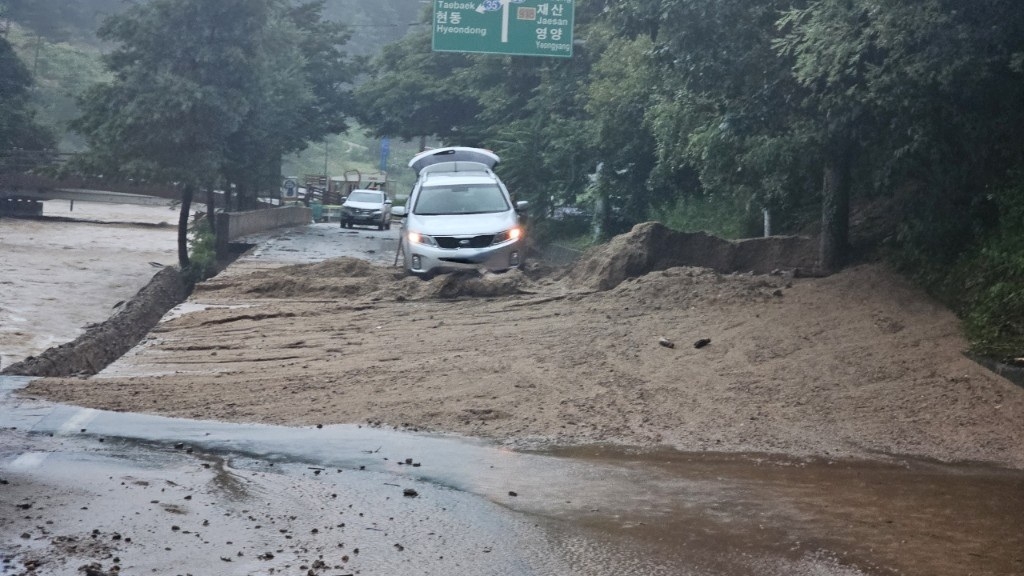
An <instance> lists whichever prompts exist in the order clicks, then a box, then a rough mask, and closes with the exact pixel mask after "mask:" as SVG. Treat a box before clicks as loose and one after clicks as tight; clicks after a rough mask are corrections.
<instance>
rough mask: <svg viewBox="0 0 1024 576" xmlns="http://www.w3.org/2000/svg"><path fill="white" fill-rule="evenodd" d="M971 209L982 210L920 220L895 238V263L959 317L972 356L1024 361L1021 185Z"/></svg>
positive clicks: (1023, 201)
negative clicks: (950, 216)
mask: <svg viewBox="0 0 1024 576" xmlns="http://www.w3.org/2000/svg"><path fill="white" fill-rule="evenodd" d="M976 204H984V205H985V206H983V207H979V206H977V205H976V206H972V207H971V208H972V209H964V210H963V213H964V214H965V215H967V214H970V215H971V216H965V217H962V218H959V219H951V218H927V217H922V216H923V215H924V216H927V213H925V214H921V213H919V214H918V215H917V218H916V219H914V220H912V221H909V222H907V223H906V224H905V226H904V229H903V231H902V232H901V238H900V241H901V242H900V247H899V250H898V251H897V252H896V253H895V257H896V263H897V264H898V266H899V267H900V268H901V269H902V270H904V271H906V272H908V273H909V274H910V275H911V276H912V277H913V278H914V279H915V280H916V281H917V282H919V283H920V284H921V285H922V286H924V288H925V289H926V290H928V291H929V292H930V293H931V294H933V295H934V296H935V297H936V298H938V299H939V300H941V301H942V302H944V303H945V304H946V305H948V306H950V307H951V308H952V309H953V310H954V311H956V312H957V313H958V314H959V315H960V317H961V318H962V319H963V321H964V331H965V333H966V336H967V338H968V340H969V342H970V349H971V352H973V353H975V354H979V355H982V356H988V357H991V358H995V359H997V360H1003V361H1005V360H1010V359H1014V358H1018V357H1022V356H1024V180H1021V179H1017V181H1016V182H1015V183H1014V184H1012V185H1010V186H1006V187H1004V188H1002V189H1001V190H999V191H998V192H996V193H994V194H992V195H990V196H988V197H986V198H984V199H982V200H981V201H980V202H976ZM993 214H994V215H995V216H994V217H990V216H989V215H993ZM938 222H944V223H946V225H945V226H943V227H941V228H940V227H939V226H938V225H937V224H936V223H938Z"/></svg>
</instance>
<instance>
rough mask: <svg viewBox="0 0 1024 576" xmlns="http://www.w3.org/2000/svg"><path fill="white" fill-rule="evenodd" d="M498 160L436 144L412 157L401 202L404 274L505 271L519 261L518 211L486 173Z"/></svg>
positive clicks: (498, 181) (493, 177) (499, 184)
mask: <svg viewBox="0 0 1024 576" xmlns="http://www.w3.org/2000/svg"><path fill="white" fill-rule="evenodd" d="M498 161H499V158H498V156H497V155H495V154H494V153H493V152H490V151H488V150H482V149H479V148H463V147H453V148H440V149H437V150H428V151H426V152H422V153H420V154H417V155H416V156H414V157H413V159H412V160H410V161H409V167H410V168H412V169H413V170H415V171H416V176H417V178H416V185H415V186H414V187H413V189H412V194H410V195H409V200H408V201H407V202H406V205H405V206H396V207H395V208H394V210H393V214H394V215H395V216H404V217H405V220H404V222H403V223H402V235H401V241H402V252H403V253H404V254H405V267H406V269H408V270H409V271H410V272H413V273H414V274H420V275H428V274H431V273H433V272H436V271H438V270H450V269H463V268H483V269H486V270H491V271H501V270H508V269H509V268H515V267H517V266H519V265H520V264H521V263H522V261H523V246H524V238H523V229H522V227H521V226H520V224H519V214H518V212H519V211H520V210H522V209H524V208H525V207H526V202H516V203H513V202H512V198H511V197H510V196H509V193H508V190H507V189H506V188H505V185H504V184H503V183H502V181H501V179H500V178H498V176H497V175H496V174H495V173H494V172H493V171H492V168H494V166H495V165H497V164H498Z"/></svg>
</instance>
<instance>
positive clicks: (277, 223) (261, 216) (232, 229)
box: [217, 206, 313, 259]
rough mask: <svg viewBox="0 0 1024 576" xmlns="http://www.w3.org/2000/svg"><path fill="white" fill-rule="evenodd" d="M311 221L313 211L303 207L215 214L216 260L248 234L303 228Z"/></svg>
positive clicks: (225, 255) (224, 256)
mask: <svg viewBox="0 0 1024 576" xmlns="http://www.w3.org/2000/svg"><path fill="white" fill-rule="evenodd" d="M312 221H313V211H312V210H310V209H309V208H306V207H305V206H284V207H281V208H269V209H266V210H252V211H250V212H221V213H220V214H217V232H218V234H217V258H219V259H224V258H226V257H227V256H228V253H229V251H230V250H229V246H230V244H231V241H232V240H237V239H239V238H242V237H244V236H248V235H250V234H256V233H259V232H265V231H267V230H274V229H275V228H284V227H288V226H305V225H307V224H309V223H310V222H312Z"/></svg>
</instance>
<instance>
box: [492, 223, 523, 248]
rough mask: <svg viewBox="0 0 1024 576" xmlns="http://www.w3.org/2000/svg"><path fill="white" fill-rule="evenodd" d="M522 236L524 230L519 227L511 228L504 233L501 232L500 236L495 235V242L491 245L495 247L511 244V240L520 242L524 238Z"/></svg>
mask: <svg viewBox="0 0 1024 576" xmlns="http://www.w3.org/2000/svg"><path fill="white" fill-rule="evenodd" d="M522 236H523V229H522V228H519V227H516V228H510V229H508V230H505V231H504V232H500V233H498V234H495V235H494V240H493V241H492V242H491V245H494V244H504V243H505V242H509V241H511V240H519V239H520V238H522Z"/></svg>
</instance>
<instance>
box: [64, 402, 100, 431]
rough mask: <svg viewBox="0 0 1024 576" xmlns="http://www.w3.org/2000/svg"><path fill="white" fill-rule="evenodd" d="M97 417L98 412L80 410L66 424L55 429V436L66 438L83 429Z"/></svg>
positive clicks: (87, 409)
mask: <svg viewBox="0 0 1024 576" xmlns="http://www.w3.org/2000/svg"><path fill="white" fill-rule="evenodd" d="M97 415H99V410H94V409H92V408H82V409H81V410H79V411H78V412H76V413H75V415H74V416H72V417H71V418H68V421H67V422H65V423H63V424H61V426H60V428H58V429H57V436H67V435H68V434H71V433H73V432H77V431H79V430H81V429H82V428H85V426H86V424H88V423H89V422H92V420H93V418H96V416H97Z"/></svg>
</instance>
